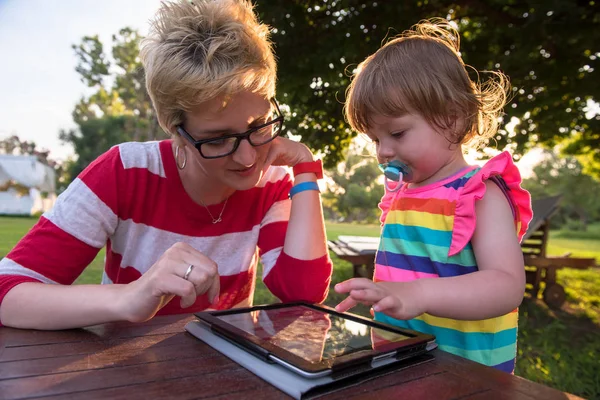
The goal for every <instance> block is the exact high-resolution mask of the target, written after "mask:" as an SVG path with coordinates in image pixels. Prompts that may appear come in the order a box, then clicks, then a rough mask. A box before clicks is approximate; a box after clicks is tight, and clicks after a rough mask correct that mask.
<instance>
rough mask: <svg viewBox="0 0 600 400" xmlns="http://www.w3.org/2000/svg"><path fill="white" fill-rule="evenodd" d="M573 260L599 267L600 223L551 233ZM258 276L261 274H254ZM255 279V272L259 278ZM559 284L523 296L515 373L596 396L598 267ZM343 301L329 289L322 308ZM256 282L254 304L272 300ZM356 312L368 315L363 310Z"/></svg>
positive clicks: (6, 229)
mask: <svg viewBox="0 0 600 400" xmlns="http://www.w3.org/2000/svg"><path fill="white" fill-rule="evenodd" d="M35 221H36V220H35V219H33V218H11V217H0V257H1V256H2V255H4V254H6V253H8V251H10V249H11V248H12V247H13V246H14V245H15V244H16V243H17V241H18V240H19V239H20V238H21V237H22V236H23V235H24V234H25V233H26V232H27V230H29V228H31V226H33V224H34V223H35ZM339 235H360V236H375V237H376V236H378V235H379V227H378V226H377V225H357V224H345V223H327V236H328V238H329V239H336V238H337V237H338V236H339ZM566 252H571V253H572V256H573V257H577V256H579V257H595V258H596V260H597V262H598V264H600V224H596V225H593V226H591V227H590V229H589V231H588V232H565V231H552V232H551V233H550V241H549V244H548V253H549V254H551V255H562V254H564V253H566ZM103 258H104V250H102V251H100V253H99V254H98V256H97V257H96V259H95V260H94V262H93V263H92V264H91V265H90V267H88V268H87V269H86V270H85V271H84V273H83V274H82V275H81V276H80V277H79V278H78V279H77V281H76V283H98V282H100V279H101V276H102V268H103ZM332 259H333V262H334V273H333V279H332V286H333V285H334V284H335V283H337V282H340V281H342V280H345V279H348V278H350V277H351V275H352V266H351V264H350V263H348V262H346V261H343V260H340V259H338V258H337V257H335V256H334V255H332ZM259 272H260V271H259ZM259 275H260V274H259ZM558 282H559V283H560V284H562V285H563V286H564V287H565V288H566V292H567V303H565V305H564V306H563V308H562V309H561V310H550V309H549V308H548V307H546V305H545V304H544V303H543V302H542V301H540V300H539V299H533V298H530V297H526V298H525V299H524V301H523V304H522V305H521V307H520V310H519V316H520V318H519V348H518V352H519V355H518V358H517V369H516V375H519V376H522V377H524V378H526V379H530V380H532V381H535V382H540V383H543V384H545V385H548V386H551V387H555V388H557V389H560V390H563V391H567V392H570V393H573V394H577V395H579V396H582V397H585V398H590V399H591V398H600V374H599V372H598V359H600V269H590V270H583V271H581V270H573V269H562V270H560V271H559V272H558ZM341 299H342V296H340V295H337V294H336V293H335V292H334V291H333V289H332V290H330V293H329V297H328V298H327V300H326V304H328V305H335V304H337V303H338V302H339V301H340V300H341ZM275 301H277V299H276V298H275V297H273V296H272V295H271V294H270V292H269V291H268V290H267V289H266V287H265V286H264V284H263V283H262V281H261V280H260V279H258V280H257V285H256V292H255V296H254V303H255V304H264V303H270V302H275ZM354 311H355V312H357V313H359V314H362V315H368V310H367V308H366V307H362V308H358V309H355V310H354Z"/></svg>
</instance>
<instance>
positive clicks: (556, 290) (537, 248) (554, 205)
mask: <svg viewBox="0 0 600 400" xmlns="http://www.w3.org/2000/svg"><path fill="white" fill-rule="evenodd" d="M560 199H561V196H552V197H546V198H543V199H538V200H534V201H533V202H532V208H533V219H532V220H531V222H530V223H529V227H528V229H527V232H526V233H525V235H524V236H523V240H522V242H521V249H522V250H523V258H524V261H525V276H526V279H527V284H528V285H527V291H528V292H529V293H531V295H532V296H533V297H537V296H538V294H539V293H540V290H541V291H542V298H543V299H544V302H546V304H548V306H550V307H552V308H560V307H561V306H562V305H563V303H564V302H565V299H566V294H565V288H564V287H563V286H562V285H560V284H558V283H557V282H556V271H558V270H559V269H561V268H575V269H587V268H590V267H594V266H596V259H594V258H581V257H578V258H575V257H570V253H568V254H564V255H562V256H559V257H555V256H548V255H547V254H546V247H547V245H548V236H549V235H548V234H549V231H550V219H551V218H552V216H553V215H554V214H555V213H556V211H558V207H559V205H560ZM542 282H543V283H544V284H543V285H542Z"/></svg>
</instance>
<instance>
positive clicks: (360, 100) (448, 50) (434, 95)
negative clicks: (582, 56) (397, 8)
mask: <svg viewBox="0 0 600 400" xmlns="http://www.w3.org/2000/svg"><path fill="white" fill-rule="evenodd" d="M459 51H460V36H459V34H458V32H457V31H456V29H455V28H454V27H453V26H452V25H451V24H450V23H449V22H448V21H446V20H444V19H439V18H437V19H431V20H424V21H421V22H419V23H418V24H417V25H415V26H413V27H412V28H411V29H410V30H408V31H405V32H403V33H402V34H401V35H400V36H398V37H395V38H393V39H391V40H390V41H388V42H387V43H385V44H384V45H383V46H382V47H381V48H380V49H379V50H378V51H377V52H375V53H374V54H372V55H371V56H369V57H367V59H365V60H364V61H363V62H362V63H360V64H359V66H358V68H357V72H356V73H355V74H354V77H353V80H352V82H351V83H350V86H349V87H348V90H347V92H346V104H345V106H344V109H345V115H346V118H347V120H348V122H349V123H350V125H351V127H352V128H353V129H355V130H357V131H359V132H367V131H368V130H369V128H370V127H371V126H372V118H373V117H374V116H375V115H383V116H387V117H399V116H402V115H404V114H407V113H418V114H420V115H421V116H422V117H423V118H425V120H427V122H429V123H430V124H431V125H432V126H434V127H436V128H437V129H438V131H439V132H441V133H443V134H444V135H445V136H446V138H447V139H448V140H449V141H450V142H451V143H454V144H467V143H473V142H476V143H477V144H478V143H479V142H483V141H485V139H487V138H489V137H492V136H493V135H494V134H495V133H496V131H497V129H498V122H499V121H498V120H499V116H500V115H501V113H502V109H503V107H504V105H505V104H506V101H507V94H508V92H509V89H510V85H509V82H508V78H507V77H506V76H505V75H503V74H502V73H499V72H489V73H490V74H491V78H490V79H489V80H488V81H487V82H485V83H480V82H479V81H478V82H474V81H472V80H471V79H470V78H469V75H468V73H467V70H466V67H467V66H466V65H465V64H464V62H463V60H462V58H461V56H460V53H459Z"/></svg>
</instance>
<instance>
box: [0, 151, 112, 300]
mask: <svg viewBox="0 0 600 400" xmlns="http://www.w3.org/2000/svg"><path fill="white" fill-rule="evenodd" d="M120 164H121V163H120V157H119V150H118V148H117V147H114V148H113V149H111V150H109V151H108V152H107V153H105V154H104V155H102V156H100V157H99V158H98V159H97V160H96V161H94V162H93V163H92V164H90V165H89V166H88V168H86V169H85V170H84V171H83V172H82V173H81V174H80V175H79V176H78V177H77V178H76V179H75V180H74V181H73V182H72V183H71V185H69V187H68V188H67V190H65V191H64V192H63V193H62V194H61V195H60V196H59V197H58V198H57V200H56V204H55V205H54V207H53V208H52V210H50V211H49V212H47V213H45V214H44V215H43V216H42V217H41V218H40V220H39V221H38V222H37V224H36V225H35V226H34V227H33V228H32V229H31V230H30V231H29V233H27V234H26V235H25V236H24V237H23V239H21V240H20V241H19V243H17V245H16V246H15V247H14V248H13V249H12V250H11V251H10V253H8V255H7V256H6V257H5V258H4V259H2V260H1V261H0V304H1V302H2V300H3V299H4V296H5V295H6V294H7V293H8V291H9V290H10V289H12V288H13V287H15V286H16V285H18V284H20V283H23V282H43V283H54V284H63V285H69V284H71V283H73V282H74V281H75V279H77V277H78V276H79V275H80V274H81V272H82V271H83V270H84V269H85V268H86V267H87V266H88V265H89V264H90V263H91V262H92V261H93V259H94V258H95V257H96V255H97V254H98V251H99V250H100V249H101V248H102V247H104V245H105V244H106V241H107V238H108V236H109V235H111V234H112V233H113V232H114V230H115V228H116V226H117V215H116V208H117V184H116V182H117V181H118V179H117V178H116V175H117V173H118V171H119V169H122V167H120ZM111 183H112V184H111Z"/></svg>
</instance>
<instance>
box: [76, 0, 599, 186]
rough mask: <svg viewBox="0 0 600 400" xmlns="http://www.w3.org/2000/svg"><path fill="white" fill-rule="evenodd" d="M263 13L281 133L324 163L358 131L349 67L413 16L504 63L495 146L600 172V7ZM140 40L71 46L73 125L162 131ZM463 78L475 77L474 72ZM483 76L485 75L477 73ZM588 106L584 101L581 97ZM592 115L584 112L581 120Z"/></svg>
mask: <svg viewBox="0 0 600 400" xmlns="http://www.w3.org/2000/svg"><path fill="white" fill-rule="evenodd" d="M256 3H257V10H258V12H259V14H260V17H261V19H262V20H263V21H264V22H266V23H268V24H270V25H271V26H272V28H273V29H272V33H273V35H272V38H273V40H274V43H275V51H276V55H277V58H278V68H279V73H278V79H279V83H278V93H279V94H278V98H279V100H280V101H281V102H282V103H284V104H287V105H289V106H290V111H289V112H288V113H287V114H286V119H287V124H286V128H287V129H288V130H289V132H290V133H291V134H293V135H300V136H301V137H302V140H303V141H304V142H305V143H306V144H307V145H309V147H311V148H312V149H313V150H316V151H322V152H323V153H325V154H326V156H327V157H325V164H326V167H328V168H331V167H334V166H335V165H337V164H338V163H339V162H340V161H341V160H342V159H343V157H344V154H345V150H346V149H347V148H348V147H349V146H350V142H351V140H352V138H353V137H354V136H355V133H354V132H352V131H351V130H350V129H349V127H348V125H347V124H346V122H345V121H344V118H343V113H342V106H343V101H344V92H345V89H346V87H347V86H348V84H349V83H350V78H349V75H350V73H351V72H352V70H353V68H354V67H355V66H356V65H357V64H358V63H359V62H361V61H362V60H363V59H364V58H365V57H366V56H367V55H369V54H372V53H373V52H375V51H376V50H377V49H378V48H379V47H380V45H381V43H382V41H383V40H385V38H386V37H390V36H394V35H396V34H397V33H399V32H402V31H403V30H405V29H408V28H409V27H410V26H411V25H413V24H414V23H416V22H417V21H419V20H420V19H424V18H430V17H434V16H442V17H447V18H448V19H450V20H452V21H454V22H455V23H456V24H457V26H458V28H459V31H460V32H461V35H462V43H461V44H462V51H461V53H462V55H463V58H464V60H465V62H467V63H468V64H470V65H472V66H473V67H474V68H476V69H477V70H501V71H503V72H505V73H506V74H507V75H508V76H509V77H510V78H511V81H512V84H513V87H514V97H513V100H512V103H511V104H510V105H509V106H507V107H506V108H505V112H506V115H505V118H504V121H505V122H507V121H510V120H511V118H512V117H516V118H519V120H520V123H519V124H518V125H517V126H516V127H515V131H514V133H508V132H506V130H501V131H500V132H499V134H498V136H497V137H496V138H495V141H496V142H497V145H498V147H499V148H504V147H505V146H506V145H510V146H512V147H513V150H514V152H515V154H516V157H517V158H518V157H519V155H520V154H522V153H523V152H525V151H527V150H528V149H529V148H531V147H533V146H544V147H546V148H554V147H555V146H556V145H560V147H561V149H562V151H563V153H564V154H569V155H574V156H577V157H578V159H579V161H580V162H581V164H582V167H583V169H584V171H585V172H586V173H588V174H591V175H593V176H595V177H596V178H599V179H600V116H599V115H594V114H593V113H588V116H586V110H588V108H586V107H588V105H589V104H593V101H596V100H600V79H598V75H597V74H598V72H597V71H596V69H597V67H598V66H597V63H598V58H599V57H600V48H598V43H600V40H598V39H599V36H600V33H599V32H600V29H599V28H600V26H599V25H600V12H599V8H598V5H597V4H596V3H595V2H590V1H582V0H555V1H552V2H540V1H534V0H526V1H517V0H489V1H480V0H460V1H458V0H454V1H450V0H415V1H376V0H373V1H359V0H272V1H264V0H262V1H261V0H256ZM139 40H140V37H139V35H138V33H137V32H135V31H133V30H131V29H129V28H124V29H122V30H121V31H120V32H119V34H118V35H115V36H114V37H113V46H112V53H111V54H112V59H113V60H114V61H109V59H108V57H107V56H106V54H105V53H104V46H103V44H102V43H101V42H100V41H99V40H98V37H97V36H90V37H85V38H83V40H82V42H81V44H79V45H78V46H74V49H75V51H76V54H77V55H78V57H79V64H78V67H77V71H78V72H79V73H80V74H81V76H82V80H83V81H84V82H86V84H87V85H88V86H89V87H90V88H92V89H93V90H94V91H95V92H94V94H92V95H91V96H90V97H88V98H85V99H82V100H81V101H80V103H79V104H78V105H77V107H76V110H75V111H74V119H75V121H76V122H78V121H80V120H87V119H89V118H98V117H100V116H102V115H112V116H118V115H130V116H132V118H133V119H134V120H135V122H136V124H135V127H134V131H133V132H131V133H130V137H131V138H132V139H134V140H147V139H153V138H155V137H156V136H157V133H158V132H159V131H160V128H159V127H158V124H157V122H156V118H155V116H154V115H153V111H152V108H151V106H150V101H149V98H148V95H147V94H146V92H145V89H144V82H143V73H142V68H141V65H140V62H139V59H138V57H137V53H138V46H139ZM471 73H472V78H473V79H477V75H476V74H475V73H474V72H473V71H471ZM481 78H482V79H485V74H482V76H481ZM590 102H592V103H590ZM588 117H590V118H588Z"/></svg>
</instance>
